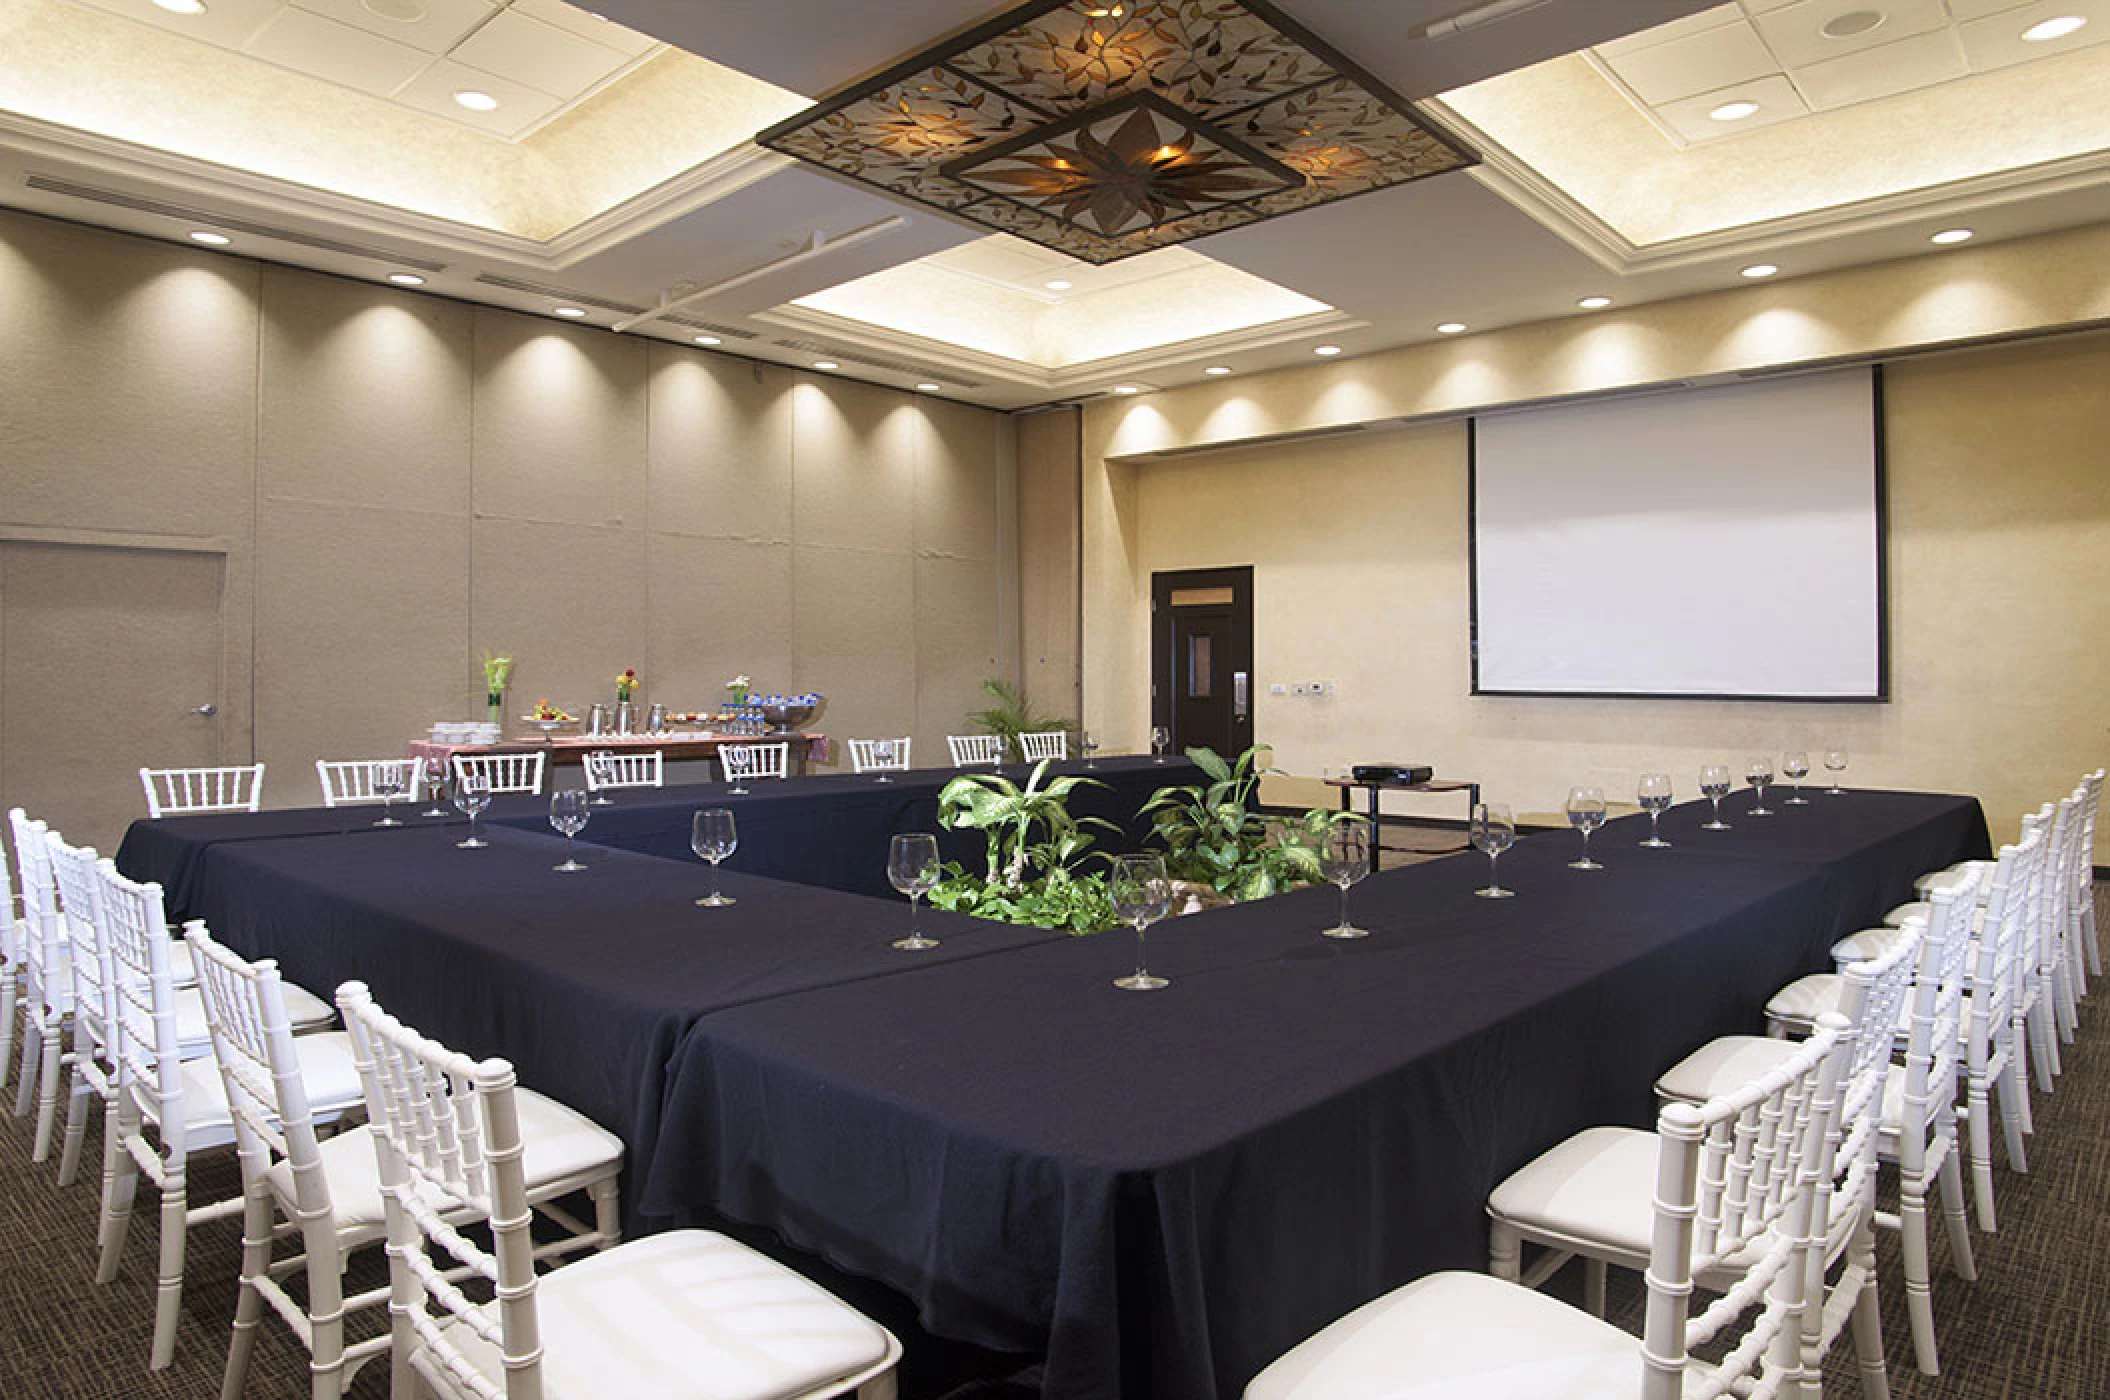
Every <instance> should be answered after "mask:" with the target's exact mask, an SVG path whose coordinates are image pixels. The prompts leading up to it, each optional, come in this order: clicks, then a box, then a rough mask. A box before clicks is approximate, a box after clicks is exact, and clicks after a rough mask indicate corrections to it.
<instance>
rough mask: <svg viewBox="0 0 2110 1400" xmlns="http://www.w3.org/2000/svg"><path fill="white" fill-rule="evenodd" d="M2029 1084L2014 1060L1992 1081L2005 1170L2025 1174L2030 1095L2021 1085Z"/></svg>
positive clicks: (2010, 1060)
mask: <svg viewBox="0 0 2110 1400" xmlns="http://www.w3.org/2000/svg"><path fill="white" fill-rule="evenodd" d="M2028 1082H2029V1081H2028V1080H2026V1079H2024V1078H2023V1077H2022V1067H2021V1065H2020V1064H2019V1063H2017V1061H2016V1060H2015V1059H2014V1058H2010V1059H2009V1060H2008V1062H2007V1064H2006V1065H2005V1066H2004V1067H2003V1068H2002V1069H2001V1071H2000V1076H1999V1077H1998V1078H1997V1079H1995V1080H1994V1081H1993V1093H1994V1094H1995V1095H1996V1096H1997V1097H1998V1098H1999V1100H2000V1128H2001V1131H2002V1132H2003V1133H2005V1134H2006V1136H2007V1166H2008V1170H2009V1171H2016V1172H2023V1173H2025V1174H2026V1173H2027V1172H2028V1171H2029V1149H2028V1148H2027V1147H2026V1146H2025V1145H2024V1143H2023V1138H2022V1135H2023V1134H2024V1133H2026V1132H2028V1131H2029V1093H2028V1091H2027V1090H2025V1089H2024V1088H2023V1087H2022V1086H2023V1085H2025V1084H2027V1083H2028ZM1988 1228H1991V1227H1988Z"/></svg>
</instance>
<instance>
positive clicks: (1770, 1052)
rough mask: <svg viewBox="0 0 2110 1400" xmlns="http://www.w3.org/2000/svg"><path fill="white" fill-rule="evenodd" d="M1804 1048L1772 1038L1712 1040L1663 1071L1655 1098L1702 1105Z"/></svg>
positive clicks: (1723, 1038)
mask: <svg viewBox="0 0 2110 1400" xmlns="http://www.w3.org/2000/svg"><path fill="white" fill-rule="evenodd" d="M1801 1048H1802V1046H1801V1045H1800V1044H1799V1043H1797V1042H1795V1041H1792V1040H1786V1039H1782V1038H1779V1037H1776V1036H1770V1035H1725V1036H1721V1037H1719V1038H1718V1039H1715V1040H1710V1041H1708V1042H1707V1043H1706V1044H1705V1045H1702V1046H1701V1047H1700V1048H1699V1049H1697V1050H1695V1051H1693V1052H1692V1053H1691V1054H1690V1055H1687V1056H1686V1057H1685V1058H1684V1059H1682V1060H1680V1061H1678V1062H1677V1063H1676V1064H1674V1065H1672V1066H1671V1067H1670V1068H1669V1069H1667V1070H1665V1071H1663V1074H1662V1076H1661V1077H1660V1078H1658V1079H1657V1080H1656V1097H1657V1098H1659V1099H1664V1100H1674V1101H1676V1102H1678V1103H1690V1104H1702V1103H1705V1102H1707V1100H1709V1099H1711V1098H1714V1097H1715V1096H1717V1095H1719V1094H1724V1093H1727V1092H1729V1091H1730V1090H1732V1089H1736V1088H1738V1087H1740V1086H1742V1085H1745V1084H1749V1083H1750V1082H1751V1081H1752V1080H1754V1079H1757V1078H1759V1077H1760V1076H1761V1075H1764V1074H1767V1073H1769V1072H1770V1071H1771V1070H1773V1069H1774V1068H1775V1067H1776V1066H1778V1065H1779V1064H1780V1063H1781V1061H1783V1060H1786V1059H1788V1058H1790V1057H1792V1056H1793V1055H1794V1054H1795V1052H1796V1051H1798V1050H1800V1049H1801Z"/></svg>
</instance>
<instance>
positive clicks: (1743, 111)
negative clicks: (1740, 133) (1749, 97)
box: [1707, 98, 1758, 122]
mask: <svg viewBox="0 0 2110 1400" xmlns="http://www.w3.org/2000/svg"><path fill="white" fill-rule="evenodd" d="M1707 115H1708V116H1709V117H1711V118H1713V119H1714V120H1715V121H1718V122H1740V121H1742V120H1743V119H1744V118H1745V117H1755V116H1757V115H1758V104H1757V103H1756V102H1747V101H1745V100H1744V99H1742V98H1738V99H1737V100H1736V101H1734V102H1724V103H1723V104H1722V105H1721V106H1719V107H1717V108H1715V109H1714V110H1713V111H1712V112H1709V113H1708V114H1707Z"/></svg>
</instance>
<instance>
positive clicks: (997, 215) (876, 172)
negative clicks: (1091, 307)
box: [755, 0, 1475, 263]
mask: <svg viewBox="0 0 2110 1400" xmlns="http://www.w3.org/2000/svg"><path fill="white" fill-rule="evenodd" d="M755 139H756V140H757V141H758V142H759V143H760V144H762V145H764V146H766V147H768V148H770V149H771V150H775V151H781V152H783V153H784V154H786V155H791V156H796V157H798V158H799V159H801V160H805V161H809V162H812V163H813V164H816V165H819V166H822V167H824V168H826V169H829V170H832V171H834V172H836V173H837V174H841V175H847V176H849V177H851V178H852V179H855V180H860V181H863V182H864V183H866V184H869V185H876V186H878V187H879V188H881V189H884V190H887V191H889V192H890V193H893V194H896V195H900V196H902V197H904V198H908V199H913V200H916V201H918V202H920V203H923V204H928V205H931V206H933V207H935V208H938V209H942V210H944V211H946V212H948V213H950V214H954V215H957V216H958V217H960V218H963V219H967V220H969V221H971V222H974V223H978V224H981V225H983V226H985V227H988V228H992V229H996V230H997V231H999V232H1002V233H1010V234H1015V235H1017V236H1018V237H1020V238H1024V239H1027V240H1029V241H1031V242H1034V243H1039V244H1041V245H1042V246H1044V247H1048V248H1053V249H1056V250H1057V251H1059V252H1064V253H1068V254H1070V255H1072V256H1073V257H1077V258H1081V259H1083V260H1084V261H1086V262H1092V263H1109V262H1113V261H1115V260H1117V259H1120V258H1125V257H1129V256H1131V255H1133V254H1136V253H1142V252H1147V251H1149V250H1150V249H1152V248H1162V247H1165V246H1167V245H1168V244H1173V243H1184V242H1186V241H1187V240H1188V239H1191V238H1199V237H1201V236H1202V235H1203V234H1207V233H1217V232H1220V231H1222V230H1224V229H1230V228H1238V227H1240V226H1242V225H1245V224H1250V223H1255V222H1258V221H1259V220H1261V219H1266V218H1272V217H1274V216H1275V215H1278V214H1287V213H1290V212H1292V211H1294V210H1298V209H1305V208H1309V207H1311V206H1312V205H1315V204H1324V203H1327V202H1329V201H1331V200H1335V199H1342V198H1346V197H1347V196H1349V195H1355V194H1362V193H1365V192H1367V191H1369V190H1377V189H1384V188H1386V187H1387V186H1390V185H1398V184H1403V183H1405V182H1407V181H1409V180H1418V179H1421V178H1423V177H1424V176H1428V175H1437V174H1442V173H1444V172H1446V171H1451V170H1459V169H1463V168H1464V167H1466V166H1468V165H1471V164H1473V163H1474V162H1475V157H1474V156H1473V155H1472V154H1471V153H1470V152H1469V151H1467V150H1466V149H1465V147H1464V146H1462V145H1460V144H1459V143H1458V142H1457V140H1456V139H1455V138H1454V137H1452V136H1451V135H1450V134H1449V133H1447V132H1445V131H1442V130H1441V129H1439V128H1438V127H1436V126H1435V125H1433V124H1432V123H1431V122H1429V121H1428V120H1427V119H1426V118H1424V117H1422V116H1420V115H1418V114H1417V113H1415V112H1414V110H1413V109H1412V107H1411V106H1410V105H1409V104H1408V103H1407V101H1406V100H1405V99H1404V98H1402V97H1400V96H1399V95H1398V94H1397V93H1394V92H1392V91H1391V90H1390V89H1388V88H1387V87H1385V86H1384V85H1383V84H1382V83H1380V82H1378V81H1377V80H1376V79H1375V78H1372V77H1370V76H1369V75H1368V74H1366V73H1364V72H1363V71H1362V70H1360V69H1359V68H1357V67H1355V66H1354V65H1353V64H1351V63H1350V62H1349V61H1348V60H1347V59H1345V58H1343V57H1341V56H1340V55H1339V54H1337V53H1335V52H1334V51H1333V50H1332V49H1331V48H1329V47H1327V46H1326V45H1325V44H1324V43H1323V42H1321V41H1320V40H1319V39H1317V38H1316V37H1314V36H1313V35H1311V34H1310V33H1308V32H1307V31H1306V30H1304V29H1303V28H1302V27H1301V26H1300V25H1298V24H1297V23H1296V22H1295V21H1293V20H1291V19H1289V18H1287V17H1286V16H1284V15H1282V14H1280V13H1278V12H1277V11H1276V10H1274V9H1273V8H1272V7H1271V6H1270V5H1268V4H1266V3H1264V0H1128V2H1127V3H1124V4H1120V5H1113V4H1106V3H1098V2H1097V0H1032V3H1030V4H1026V5H1023V6H1020V7H1019V8H1018V9H1015V10H1012V11H1010V12H1009V13H1008V14H1005V15H1002V16H1000V17H998V18H997V19H995V20H992V21H990V22H989V23H987V24H985V25H982V26H980V27H979V28H976V29H973V30H970V31H968V32H967V33H966V34H964V35H961V36H958V37H956V38H953V39H949V40H947V41H945V42H944V43H942V44H940V45H938V46H936V47H934V48H932V49H929V50H927V51H925V52H923V53H920V54H917V55H916V56H914V57H912V58H910V59H908V60H906V61H904V62H902V63H900V64H898V65H896V66H895V67H893V68H891V69H889V70H888V71H887V72H885V73H882V74H880V75H879V76H878V77H877V78H873V79H871V80H870V81H867V82H863V83H859V84H857V85H856V86H854V87H851V88H848V89H846V90H844V91H842V92H839V93H836V94H834V95H832V96H829V97H827V98H824V99H822V100H821V101H820V102H819V103H817V104H816V105H814V106H813V107H811V108H809V109H807V110H806V111H805V112H802V113H800V114H799V115H798V116H796V117H793V118H791V119H790V120H789V121H785V122H779V123H778V124H777V125H775V126H772V127H770V128H769V129H768V130H766V131H764V132H762V133H761V135H759V136H758V137H756V138H755Z"/></svg>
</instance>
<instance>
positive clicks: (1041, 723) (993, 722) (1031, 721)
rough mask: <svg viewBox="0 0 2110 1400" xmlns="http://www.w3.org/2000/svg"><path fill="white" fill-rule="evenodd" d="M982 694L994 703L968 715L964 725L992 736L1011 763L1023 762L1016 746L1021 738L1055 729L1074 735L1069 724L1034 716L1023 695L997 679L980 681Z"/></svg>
mask: <svg viewBox="0 0 2110 1400" xmlns="http://www.w3.org/2000/svg"><path fill="white" fill-rule="evenodd" d="M982 693H983V694H984V695H987V696H988V697H989V698H990V700H991V701H992V702H994V703H992V704H991V705H990V706H989V707H988V708H987V709H981V710H976V711H974V712H973V713H972V714H970V715H968V716H967V722H968V723H969V724H971V725H973V726H975V727H976V728H977V729H979V730H981V732H982V733H984V734H994V735H996V736H997V737H998V738H1000V739H1002V740H1003V741H1004V752H1005V754H1006V755H1007V756H1008V757H1010V758H1011V759H1013V760H1023V759H1024V758H1025V754H1024V752H1023V751H1021V750H1020V748H1019V745H1018V736H1019V735H1021V734H1042V733H1049V732H1052V731H1054V730H1058V729H1059V730H1061V731H1062V732H1063V733H1065V734H1070V735H1073V736H1074V734H1075V733H1076V729H1077V726H1076V725H1075V724H1073V723H1072V722H1070V721H1069V720H1066V719H1051V718H1049V717H1048V716H1046V715H1038V714H1035V713H1034V712H1033V706H1032V705H1031V704H1029V703H1028V702H1027V700H1026V693H1025V691H1023V690H1021V689H1019V687H1017V686H1015V685H1013V684H1012V683H1011V682H1010V681H1007V680H1004V679H1002V678H1001V677H997V676H991V677H990V678H989V679H988V680H985V681H983V682H982Z"/></svg>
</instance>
